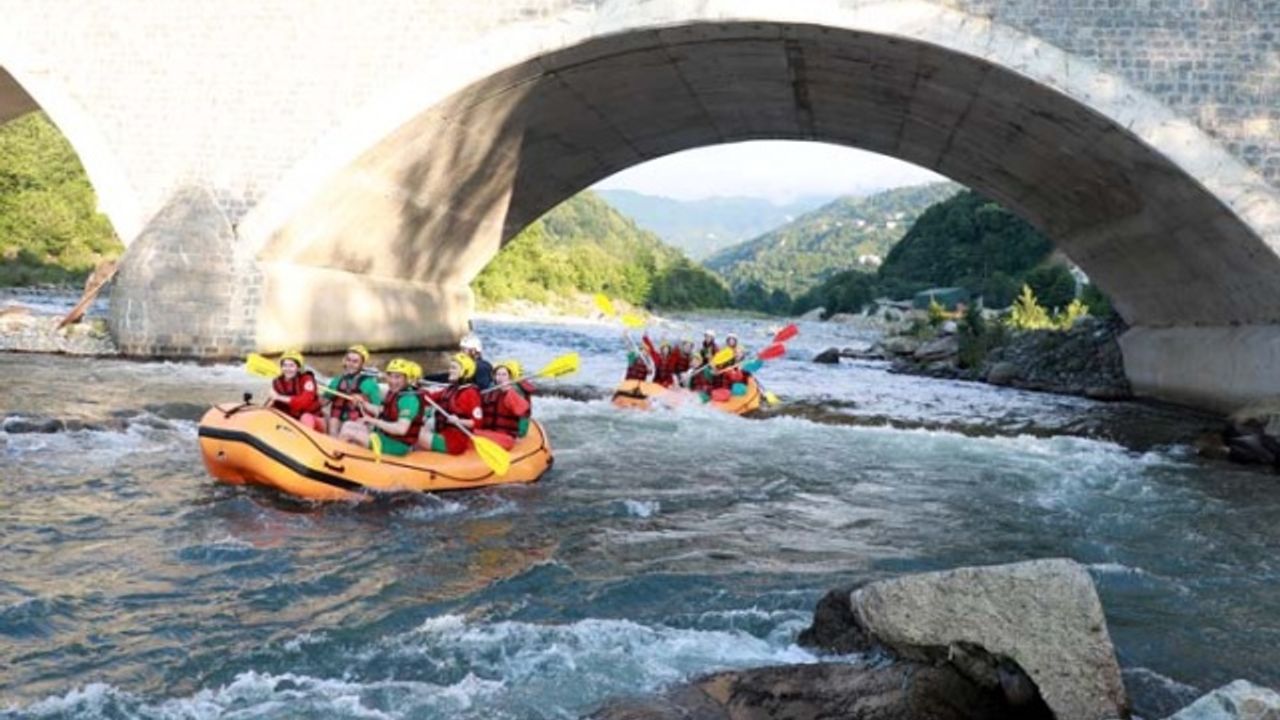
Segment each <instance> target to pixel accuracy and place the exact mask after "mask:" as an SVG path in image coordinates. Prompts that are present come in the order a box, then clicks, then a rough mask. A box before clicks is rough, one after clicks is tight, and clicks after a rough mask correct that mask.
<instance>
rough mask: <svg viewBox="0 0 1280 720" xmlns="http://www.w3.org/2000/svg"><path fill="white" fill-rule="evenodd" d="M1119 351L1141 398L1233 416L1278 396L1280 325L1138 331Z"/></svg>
mask: <svg viewBox="0 0 1280 720" xmlns="http://www.w3.org/2000/svg"><path fill="white" fill-rule="evenodd" d="M1120 349H1121V351H1122V352H1123V353H1124V370H1125V375H1127V376H1128V377H1129V384H1130V385H1132V386H1133V391H1134V392H1135V393H1137V394H1138V395H1140V396H1143V397H1149V398H1155V399H1157V400H1164V401H1167V402H1172V403H1177V404H1179V405H1189V406H1192V407H1198V408H1204V409H1206V410H1215V411H1218V412H1224V413H1229V412H1232V411H1233V410H1237V409H1239V408H1241V407H1244V406H1246V405H1252V404H1254V403H1257V402H1259V401H1262V400H1268V399H1274V398H1275V397H1277V396H1278V395H1280V377H1277V374H1276V368H1280V325H1242V326H1238V327H1170V328H1150V327H1135V328H1130V329H1129V330H1128V331H1127V332H1126V333H1125V334H1124V335H1122V336H1121V337H1120Z"/></svg>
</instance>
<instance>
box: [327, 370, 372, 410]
mask: <svg viewBox="0 0 1280 720" xmlns="http://www.w3.org/2000/svg"><path fill="white" fill-rule="evenodd" d="M342 378H343V376H342V375H339V376H338V377H335V378H332V379H330V380H329V389H330V390H337V391H338V392H342V388H339V387H338V383H339V382H340V381H341V380H342ZM356 387H357V388H359V389H360V394H361V395H364V396H365V397H367V398H369V402H371V403H373V404H374V405H381V404H382V388H381V387H379V386H378V380H377V378H375V377H374V376H372V375H363V376H361V378H360V382H359V384H358V385H356Z"/></svg>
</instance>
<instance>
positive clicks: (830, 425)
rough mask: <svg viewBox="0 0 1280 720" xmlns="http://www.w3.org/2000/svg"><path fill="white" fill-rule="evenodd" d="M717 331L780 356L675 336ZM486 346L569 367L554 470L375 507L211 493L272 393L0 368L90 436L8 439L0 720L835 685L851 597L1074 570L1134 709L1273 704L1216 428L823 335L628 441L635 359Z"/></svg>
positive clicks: (2, 400)
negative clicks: (941, 576)
mask: <svg viewBox="0 0 1280 720" xmlns="http://www.w3.org/2000/svg"><path fill="white" fill-rule="evenodd" d="M708 324H711V325H714V326H715V327H717V328H719V329H720V330H721V332H722V334H723V331H724V330H726V329H729V328H734V329H736V330H738V331H739V332H740V333H741V334H742V335H743V337H744V338H745V339H746V341H747V342H748V343H749V344H755V345H757V346H758V345H759V344H760V343H762V342H765V341H767V339H768V335H769V329H768V328H766V327H765V325H764V324H763V323H761V322H757V321H743V320H733V321H728V320H723V319H711V318H691V319H689V320H688V321H686V322H682V323H679V324H678V325H677V326H674V327H668V328H666V329H665V330H663V331H662V332H667V333H671V334H673V335H676V334H688V335H695V334H697V335H700V334H701V329H702V327H703V326H704V325H708ZM477 329H478V331H479V333H480V334H481V336H482V337H483V338H484V340H485V341H486V343H487V352H486V355H487V356H488V357H491V358H495V359H496V358H502V357H506V356H509V355H516V356H518V357H520V359H521V360H522V361H523V362H524V364H525V366H526V367H537V366H539V365H541V364H543V363H545V362H547V361H549V360H550V359H552V358H553V357H555V356H557V355H559V354H560V353H563V352H568V351H571V350H572V351H577V352H579V353H581V355H582V357H583V371H582V373H581V374H580V375H579V376H577V377H575V378H571V379H569V380H568V381H567V382H568V383H569V384H568V388H569V392H568V395H570V396H572V398H570V397H557V396H545V397H540V398H538V399H537V401H536V404H535V406H536V414H537V416H538V417H539V418H540V419H542V420H543V422H544V423H545V425H546V427H547V428H548V431H549V433H550V437H551V441H552V444H553V446H554V448H555V453H556V463H555V468H554V470H553V471H552V472H551V473H550V474H549V475H548V476H547V477H545V478H544V479H543V481H542V482H539V483H537V484H534V485H531V486H520V487H502V488H496V489H488V490H480V491H472V492H465V493H456V494H449V495H442V496H414V497H398V498H392V499H388V500H384V501H380V502H375V503H370V504H365V505H358V506H353V505H345V504H336V505H324V506H313V505H308V504H305V503H301V502H296V501H291V500H289V499H286V498H282V497H280V496H278V495H275V494H273V493H271V492H268V491H264V490H254V489H244V488H232V487H226V486H221V485H217V484H215V483H214V482H213V481H212V480H211V479H210V477H209V476H208V475H207V474H206V472H205V470H204V468H203V466H202V464H201V461H200V458H199V455H198V453H197V449H196V420H197V418H198V417H199V415H200V413H201V412H202V411H203V409H204V408H206V407H207V406H208V404H209V403H212V402H216V401H229V400H235V399H238V398H239V397H240V395H241V393H242V392H244V391H253V392H255V393H258V394H259V396H261V394H262V393H263V392H265V390H266V388H265V383H264V382H263V381H262V380H260V379H256V378H253V377H251V376H249V375H248V374H246V373H244V372H243V371H242V370H241V369H240V368H239V367H237V366H234V365H225V364H224V365H211V366H210V365H203V366H202V365H196V364H190V363H168V362H157V363H136V362H127V361H122V360H114V359H86V358H70V357H55V356H44V355H18V354H0V373H2V374H3V377H4V378H5V381H4V384H3V385H4V387H3V390H0V418H5V420H4V422H5V423H6V424H7V425H8V426H9V427H14V425H13V423H15V422H18V421H19V420H21V419H23V418H30V417H56V418H61V419H63V420H74V421H79V423H78V424H77V423H74V422H73V423H72V424H71V428H72V429H68V430H65V431H62V432H55V433H28V432H0V468H2V470H0V483H2V485H0V487H3V491H4V492H3V495H0V543H2V545H0V547H2V548H3V551H2V552H3V554H2V555H0V557H2V558H3V567H4V572H3V573H2V574H0V718H59V717H76V718H84V717H88V718H135V717H136V718H214V717H235V718H253V717H285V716H287V717H314V718H335V717H339V718H371V717H378V718H382V717H413V718H418V717H439V718H562V717H576V716H577V715H578V714H580V713H582V712H586V711H589V710H591V709H592V708H594V707H596V706H598V705H599V704H600V703H601V702H603V701H604V700H606V699H608V698H610V697H614V696H617V695H620V694H621V695H626V694H634V693H644V692H647V691H653V690H657V689H660V688H663V687H666V686H669V685H671V684H673V683H676V682H679V681H682V680H686V679H689V678H692V677H694V676H696V675H698V674H700V673H705V672H709V671H713V670H717V669H724V668H740V667H751V666H760V665H770V664H784V663H805V662H813V661H815V660H816V659H817V658H816V657H815V656H813V655H812V654H810V653H809V652H808V651H806V650H804V649H802V648H799V647H798V646H796V645H795V643H794V640H795V637H796V634H797V633H798V632H799V631H800V630H801V629H802V628H804V627H805V626H806V625H807V624H808V622H809V620H810V619H811V616H812V610H813V606H814V604H815V602H816V601H817V599H818V598H819V597H820V596H821V595H822V594H823V593H824V592H825V591H826V590H827V589H829V588H831V587H834V586H837V585H841V584H847V583H851V582H858V581H866V580H874V579H879V578H887V577H893V576H897V575H900V574H903V573H911V572H919V571H927V570H934V569H944V568H951V567H956V566H962V565H975V564H989V563H1002V562H1011V561H1018V560H1027V559H1033V558H1043V557H1058V556H1062V557H1069V558H1073V559H1075V560H1077V561H1079V562H1081V563H1083V564H1085V565H1086V566H1087V567H1088V568H1089V570H1090V572H1091V574H1092V576H1093V578H1094V580H1095V582H1096V583H1097V585H1098V590H1099V593H1100V596H1101V598H1102V603H1103V607H1104V609H1105V611H1106V614H1107V618H1108V624H1109V628H1110V631H1111V635H1112V639H1113V640H1114V642H1115V645H1116V649H1117V653H1118V655H1119V658H1120V661H1121V665H1122V666H1123V667H1124V668H1125V676H1126V680H1127V681H1128V682H1129V684H1130V687H1131V689H1132V690H1133V692H1134V694H1135V695H1137V696H1139V697H1142V698H1147V699H1149V700H1148V701H1149V702H1155V700H1157V699H1161V698H1164V699H1167V698H1172V697H1177V698H1180V699H1181V698H1189V697H1193V696H1195V695H1196V694H1197V691H1202V690H1208V689H1212V688H1213V687H1216V686H1218V685H1220V684H1223V683H1225V682H1227V681H1230V680H1232V679H1234V678H1237V677H1244V678H1247V679H1249V680H1252V681H1254V682H1258V683H1261V684H1265V685H1271V686H1280V623H1278V622H1277V618H1280V592H1277V581H1278V580H1280V483H1277V481H1276V479H1275V477H1274V476H1272V475H1270V474H1266V473H1262V472H1258V471H1255V470H1251V469H1247V468H1240V467H1235V466H1231V465H1227V464H1224V463H1220V462H1211V461H1205V460H1201V459H1198V458H1197V457H1195V455H1194V453H1193V452H1192V451H1191V450H1190V448H1189V447H1188V446H1186V445H1185V444H1181V443H1180V442H1177V440H1178V439H1179V438H1182V437H1185V436H1186V435H1187V434H1188V433H1190V432H1192V430H1193V429H1194V426H1196V425H1197V424H1198V423H1202V422H1203V418H1200V417H1196V416H1192V415H1189V414H1185V413H1180V412H1178V411H1175V410H1171V409H1168V408H1158V407H1152V406H1145V405H1139V404H1133V403H1122V404H1100V403H1096V402H1092V401H1088V400H1084V399H1078V398H1064V397H1057V396H1050V395H1043V394H1035V393H1027V392H1021V391H1017V390H1012V389H1008V388H994V387H989V386H985V385H979V384H972V383H962V382H950V381H938V380H929V379H923V378H914V377H907V376H900V375H892V374H889V373H887V372H886V369H885V367H884V366H883V365H880V364H876V363H849V362H846V363H844V364H842V365H839V366H835V367H831V366H820V365H816V364H814V363H811V362H809V361H808V360H809V358H811V357H812V356H813V355H814V354H815V353H816V352H818V351H820V350H822V349H824V348H825V347H828V346H832V345H836V346H844V345H857V344H860V343H862V344H864V343H866V342H867V341H868V340H869V339H870V338H869V336H867V335H865V334H862V333H859V332H857V331H854V330H850V329H847V328H842V327H840V326H830V325H824V324H811V323H805V324H803V325H802V328H801V335H800V337H799V338H797V339H796V340H795V341H793V342H792V343H791V344H790V352H789V354H788V356H787V357H786V358H783V359H781V360H777V361H774V362H773V363H771V364H770V365H769V366H767V367H766V368H765V369H764V370H763V371H762V373H761V378H762V379H763V380H764V381H765V382H766V383H767V386H768V388H769V389H770V390H772V391H774V392H775V393H777V394H778V395H779V396H781V397H782V398H783V399H784V400H785V401H787V404H786V405H784V407H783V408H782V409H781V410H780V411H777V412H775V413H774V414H773V415H772V416H768V417H764V418H737V417H729V416H725V415H721V414H718V413H714V412H710V411H707V410H705V409H703V408H700V407H693V406H690V405H685V406H682V407H678V408H674V409H670V410H664V411H660V412H650V413H640V412H626V411H621V410H618V409H615V408H614V407H612V406H611V405H610V404H609V403H608V402H607V401H605V400H603V399H598V398H600V397H602V396H603V395H604V394H605V393H606V392H607V391H608V389H609V388H610V387H611V386H612V384H613V383H614V381H615V380H616V379H617V378H618V377H619V376H620V374H621V369H622V357H621V350H620V347H621V343H620V340H619V334H618V331H617V330H616V329H612V328H608V327H603V326H598V325H586V324H580V325H573V324H546V323H514V322H497V321H488V322H479V323H478V324H477ZM330 367H332V366H331V365H330ZM815 418H816V419H818V420H821V421H820V422H819V421H815ZM1135 430H1136V431H1137V432H1135ZM1081 435H1084V436H1083V437H1082V436H1081ZM1160 437H1166V438H1167V439H1166V441H1165V442H1161V441H1160Z"/></svg>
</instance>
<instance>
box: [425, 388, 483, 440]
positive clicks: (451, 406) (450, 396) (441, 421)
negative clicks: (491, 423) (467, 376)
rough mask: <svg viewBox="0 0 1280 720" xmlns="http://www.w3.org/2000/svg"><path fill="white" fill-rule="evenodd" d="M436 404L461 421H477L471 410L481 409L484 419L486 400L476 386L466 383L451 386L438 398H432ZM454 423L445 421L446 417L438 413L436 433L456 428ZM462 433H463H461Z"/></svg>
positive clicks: (442, 391) (441, 392)
mask: <svg viewBox="0 0 1280 720" xmlns="http://www.w3.org/2000/svg"><path fill="white" fill-rule="evenodd" d="M432 399H433V400H435V403H436V404H437V405H439V406H440V407H441V408H443V409H444V411H445V412H447V413H449V414H450V415H453V416H454V417H456V418H458V419H459V420H475V419H476V418H475V417H474V416H473V415H472V411H471V409H473V408H480V413H481V416H480V417H481V419H483V417H484V407H483V406H484V398H483V396H481V395H480V391H479V390H478V389H477V388H476V386H475V385H472V384H471V383H466V384H465V385H450V386H448V387H446V388H445V389H444V390H441V391H440V394H439V396H438V397H432ZM456 427H457V426H456V425H454V424H453V423H451V422H449V421H448V420H445V418H444V415H442V414H441V413H436V421H435V431H436V432H437V433H439V432H441V431H442V430H444V429H445V428H456ZM459 432H461V431H459Z"/></svg>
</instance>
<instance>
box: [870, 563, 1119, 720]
mask: <svg viewBox="0 0 1280 720" xmlns="http://www.w3.org/2000/svg"><path fill="white" fill-rule="evenodd" d="M850 606H851V607H852V609H853V612H854V614H855V615H856V616H857V618H858V621H859V624H860V625H861V626H862V627H863V628H865V629H866V632H867V633H868V634H869V635H870V636H871V637H872V638H873V640H874V641H875V642H877V643H879V644H880V645H882V646H884V647H885V648H887V649H888V650H890V651H891V652H892V653H893V654H895V655H897V656H898V657H902V658H907V659H911V660H917V661H923V662H940V661H943V660H949V661H950V662H952V663H953V664H957V665H959V666H960V667H961V669H962V670H964V671H965V673H966V674H967V675H969V676H970V677H974V678H975V679H978V680H979V681H980V682H983V683H985V684H1007V683H1006V679H1007V678H1016V676H1017V673H1016V672H1014V671H1015V670H1016V669H1020V670H1021V671H1022V672H1025V673H1026V676H1028V677H1029V678H1030V680H1031V682H1032V683H1034V686H1035V688H1036V689H1038V690H1039V694H1040V696H1041V697H1042V698H1043V700H1044V702H1045V703H1046V704H1047V705H1048V707H1049V709H1050V710H1051V711H1052V712H1053V714H1054V716H1055V717H1056V718H1057V719H1058V720H1104V719H1106V718H1116V717H1126V716H1127V714H1128V700H1127V698H1126V696H1125V690H1124V683H1123V681H1122V680H1121V677H1120V666H1119V664H1118V663H1117V662H1116V657H1115V651H1114V649H1113V647H1112V645H1111V638H1110V637H1109V635H1108V634H1107V625H1106V618H1105V617H1104V616H1103V614H1102V604H1101V603H1100V602H1099V600H1098V595H1097V592H1096V591H1095V590H1094V586H1093V581H1092V579H1090V577H1089V574H1088V573H1087V572H1086V571H1085V569H1084V568H1083V567H1082V566H1080V565H1079V564H1077V563H1075V562H1073V561H1071V560H1035V561H1031V562H1023V563H1015V564H1012V565H1001V566H994V567H977V568H960V569H957V570H951V571H947V572H938V573H927V574H923V575H913V576H909V577H904V578H898V579H894V580H885V581H881V582H876V583H872V584H869V585H867V586H865V587H862V588H860V589H858V590H856V591H854V592H853V594H852V596H851V598H850ZM1010 664H1012V665H1015V666H1016V668H1014V667H1011V666H1010ZM1011 689H1012V690H1016V688H1008V687H1006V692H1009V691H1010V690H1011Z"/></svg>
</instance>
